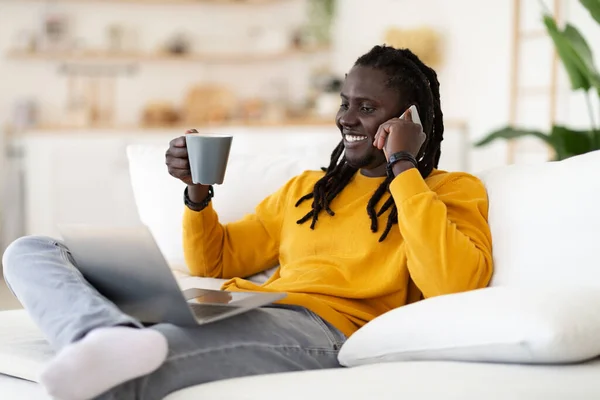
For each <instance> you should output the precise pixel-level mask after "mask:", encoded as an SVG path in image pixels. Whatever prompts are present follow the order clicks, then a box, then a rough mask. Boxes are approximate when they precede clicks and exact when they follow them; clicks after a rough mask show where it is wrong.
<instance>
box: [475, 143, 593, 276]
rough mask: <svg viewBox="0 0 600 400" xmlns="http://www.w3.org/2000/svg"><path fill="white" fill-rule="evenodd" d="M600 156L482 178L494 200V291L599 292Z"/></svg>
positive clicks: (502, 170)
mask: <svg viewBox="0 0 600 400" xmlns="http://www.w3.org/2000/svg"><path fill="white" fill-rule="evenodd" d="M599 175H600V151H596V152H593V153H588V154H585V155H582V156H578V157H573V158H570V159H567V160H564V161H560V162H548V163H543V164H535V165H513V166H509V167H504V168H499V169H495V170H491V171H488V172H486V173H483V174H481V175H480V178H481V179H482V180H483V182H484V183H485V185H486V188H487V191H488V196H489V200H490V208H489V223H490V228H491V230H492V243H493V251H494V271H495V272H494V276H493V279H492V282H491V285H492V286H500V285H528V286H529V285H534V286H536V285H544V284H559V285H560V284H583V285H588V284H592V285H598V286H600V176H599Z"/></svg>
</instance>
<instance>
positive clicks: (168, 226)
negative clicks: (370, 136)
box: [127, 133, 339, 271]
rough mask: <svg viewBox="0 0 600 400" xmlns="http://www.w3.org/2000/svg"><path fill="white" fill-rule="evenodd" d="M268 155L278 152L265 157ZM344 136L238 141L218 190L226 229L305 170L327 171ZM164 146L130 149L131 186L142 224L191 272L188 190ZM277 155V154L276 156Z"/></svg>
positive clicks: (170, 258) (171, 261)
mask: <svg viewBox="0 0 600 400" xmlns="http://www.w3.org/2000/svg"><path fill="white" fill-rule="evenodd" d="M267 141H268V143H269V146H270V147H268V148H267V149H279V152H278V153H276V154H274V153H273V152H270V154H265V148H266V147H265V146H267ZM338 141H339V136H337V135H328V134H319V135H315V134H313V135H305V136H302V135H293V136H292V137H285V135H276V134H273V133H271V134H268V135H267V134H265V135H260V134H252V135H248V134H246V135H244V134H240V135H234V139H233V144H232V149H231V154H230V156H229V164H228V166H227V171H226V175H225V182H224V183H223V185H216V186H215V198H214V200H213V203H214V208H215V210H216V211H217V213H218V214H219V219H220V221H221V222H223V223H227V222H231V221H235V220H238V219H240V218H242V217H243V216H244V215H245V214H248V213H251V212H253V211H254V207H255V206H256V205H257V204H258V203H260V201H262V200H263V199H264V198H265V197H267V196H268V195H269V194H271V193H272V192H275V191H276V190H277V189H279V187H280V186H282V185H283V184H284V183H285V182H287V181H288V180H289V179H291V178H292V177H294V176H295V175H298V174H300V173H302V172H304V171H305V170H311V169H312V170H315V169H319V168H321V167H323V166H326V165H327V164H328V162H329V157H330V154H331V151H332V150H333V148H334V147H335V145H336V143H337V142H338ZM167 147H168V145H167V144H165V146H149V145H133V146H129V147H128V148H127V155H128V159H129V169H130V176H131V184H132V188H133V194H134V198H135V202H136V205H137V208H138V212H139V215H140V219H141V221H142V223H144V224H145V225H147V226H148V228H149V229H150V231H151V232H152V234H153V236H154V238H155V240H156V241H157V244H158V246H159V248H160V250H161V251H162V253H163V255H164V256H165V258H166V259H167V262H168V263H169V264H170V265H171V267H172V268H174V269H179V270H181V271H187V267H186V266H185V261H184V258H183V250H182V247H183V244H182V227H181V218H182V215H183V207H184V205H183V189H184V187H185V185H184V184H183V183H182V182H180V181H178V180H177V179H175V178H173V177H171V176H170V175H169V174H168V172H167V168H166V166H165V151H166V149H167ZM274 151H277V150H274Z"/></svg>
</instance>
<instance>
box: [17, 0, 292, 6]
mask: <svg viewBox="0 0 600 400" xmlns="http://www.w3.org/2000/svg"><path fill="white" fill-rule="evenodd" d="M27 1H30V2H35V3H44V2H47V1H48V0H27ZM285 1H287V0H55V2H56V3H71V4H124V3H125V4H139V5H149V6H156V5H158V6H171V5H178V4H183V5H186V4H188V5H200V4H209V5H221V4H222V5H236V6H238V5H239V6H255V5H264V4H273V3H283V2H285Z"/></svg>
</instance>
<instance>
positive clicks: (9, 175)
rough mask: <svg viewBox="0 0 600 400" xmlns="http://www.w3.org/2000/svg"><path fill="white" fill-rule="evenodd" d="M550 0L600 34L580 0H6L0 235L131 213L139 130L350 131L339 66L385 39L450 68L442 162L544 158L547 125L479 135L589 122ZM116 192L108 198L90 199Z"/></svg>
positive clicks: (161, 138)
mask: <svg viewBox="0 0 600 400" xmlns="http://www.w3.org/2000/svg"><path fill="white" fill-rule="evenodd" d="M542 5H545V7H547V9H548V10H549V12H551V13H552V14H553V15H554V16H555V17H556V18H557V20H559V21H570V22H572V23H574V24H575V25H577V27H578V28H579V29H580V30H581V31H582V32H583V33H584V34H585V36H586V37H587V39H588V42H589V43H594V42H599V40H598V39H600V30H599V28H598V26H597V25H596V24H595V22H594V20H593V19H592V18H591V17H590V16H589V13H588V12H587V11H586V10H585V9H584V8H583V7H581V5H580V4H579V2H578V1H575V0H545V1H544V2H540V1H538V0H520V1H519V0H485V1H482V0H453V1H447V0H419V1H417V0H412V1H409V0H368V1H367V0H246V1H244V0H237V1H236V0H212V1H208V0H171V1H168V0H163V1H160V0H126V1H117V0H63V1H60V0H54V1H33V0H31V1H30V0H0V150H1V151H0V166H1V170H0V171H1V173H0V251H1V250H2V249H3V248H4V247H5V246H6V245H7V244H8V243H9V242H10V241H11V240H13V239H14V238H16V237H18V236H21V235H24V234H55V225H56V222H58V221H63V222H75V221H78V220H80V219H86V221H85V222H90V223H93V222H96V221H106V220H107V219H111V220H116V221H122V222H123V223H126V222H127V221H128V220H130V219H131V218H134V217H133V216H134V215H135V214H136V212H135V206H134V204H133V201H132V195H131V189H130V188H129V178H128V172H127V160H126V156H125V151H124V149H125V147H126V146H127V145H128V144H131V143H164V145H165V149H166V147H167V146H168V141H169V140H170V139H171V138H173V137H175V136H178V135H180V134H182V133H183V132H184V130H185V129H188V128H199V129H204V130H209V131H222V132H236V133H243V134H252V133H253V132H263V131H269V132H273V134H277V135H285V134H286V133H290V132H298V131H301V132H304V131H306V132H312V133H314V132H323V134H337V133H336V131H335V126H334V122H333V121H334V115H335V113H336V111H337V108H338V106H339V96H338V93H339V87H340V83H341V80H342V79H343V77H344V73H345V72H346V71H347V70H348V69H349V68H350V67H351V66H352V64H353V62H354V61H355V60H356V58H357V57H358V56H360V55H361V54H363V53H364V52H366V51H368V50H369V49H370V48H371V47H372V46H373V45H375V44H382V43H388V44H391V45H394V46H401V47H409V48H411V49H412V50H413V51H414V52H415V53H417V55H419V56H420V57H421V58H422V59H423V60H424V61H425V62H426V63H428V64H429V65H431V66H432V67H434V68H435V69H436V70H437V72H438V75H439V80H440V82H441V92H442V93H441V95H442V109H443V112H444V117H445V125H446V133H445V141H444V143H443V147H442V149H443V150H442V161H441V167H442V168H445V169H453V170H466V171H469V172H475V173H477V172H480V171H482V170H485V169H488V168H491V167H495V166H500V165H505V164H508V163H513V162H517V163H522V162H528V163H529V162H542V161H545V160H546V159H548V156H549V152H548V149H547V148H546V147H544V146H543V145H540V144H539V142H535V141H528V140H522V141H519V142H518V143H510V144H507V143H504V142H498V143H495V144H493V145H491V146H488V147H484V148H477V149H475V148H473V146H472V143H473V142H474V141H476V140H477V139H480V138H482V137H483V136H485V135H486V134H487V133H489V132H490V131H492V130H494V129H497V128H499V127H501V126H504V125H506V124H508V123H518V124H520V125H522V126H526V127H532V128H539V129H546V128H547V127H548V126H549V125H550V124H551V123H553V122H556V121H559V122H560V121H562V122H564V123H568V124H569V125H570V126H573V127H577V126H579V125H581V126H584V127H585V126H587V124H588V121H589V118H588V111H587V110H588V109H587V105H586V103H585V97H584V96H583V95H582V94H573V92H571V90H570V88H569V82H568V80H567V78H566V74H565V73H564V71H563V69H562V65H560V64H559V62H558V60H557V58H556V55H555V53H554V49H553V46H552V43H551V41H550V40H549V39H548V36H547V34H546V31H545V28H544V26H543V25H542V22H541V21H542V18H541V16H542ZM594 101H595V100H594ZM592 107H594V108H595V109H596V110H597V109H598V104H596V103H595V102H594V103H593V104H592ZM596 115H600V114H598V113H597V112H596ZM275 150H276V149H275ZM99 195H102V197H101V198H99ZM82 198H84V199H86V201H87V206H86V207H84V208H82V207H81V199H82ZM107 199H110V201H111V202H113V205H115V207H113V211H112V213H111V215H110V216H109V215H104V214H102V212H101V211H98V212H95V213H93V215H91V216H90V212H89V210H101V209H102V207H95V205H97V204H99V203H98V202H103V203H105V202H106V201H107Z"/></svg>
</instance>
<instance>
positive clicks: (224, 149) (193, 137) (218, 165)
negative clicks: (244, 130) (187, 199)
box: [185, 133, 233, 185]
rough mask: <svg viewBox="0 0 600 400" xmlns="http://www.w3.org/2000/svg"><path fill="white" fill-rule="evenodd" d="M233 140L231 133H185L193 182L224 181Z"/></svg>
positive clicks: (218, 183) (209, 183)
mask: <svg viewBox="0 0 600 400" xmlns="http://www.w3.org/2000/svg"><path fill="white" fill-rule="evenodd" d="M232 140H233V136H231V135H217V134H212V133H188V134H186V135H185V143H186V147H187V151H188V160H189V161H190V170H191V171H192V182H193V183H200V184H203V185H215V184H217V185H220V184H222V183H223V180H224V179H225V170H226V169H227V161H228V160H229V150H230V149H231V141H232Z"/></svg>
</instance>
